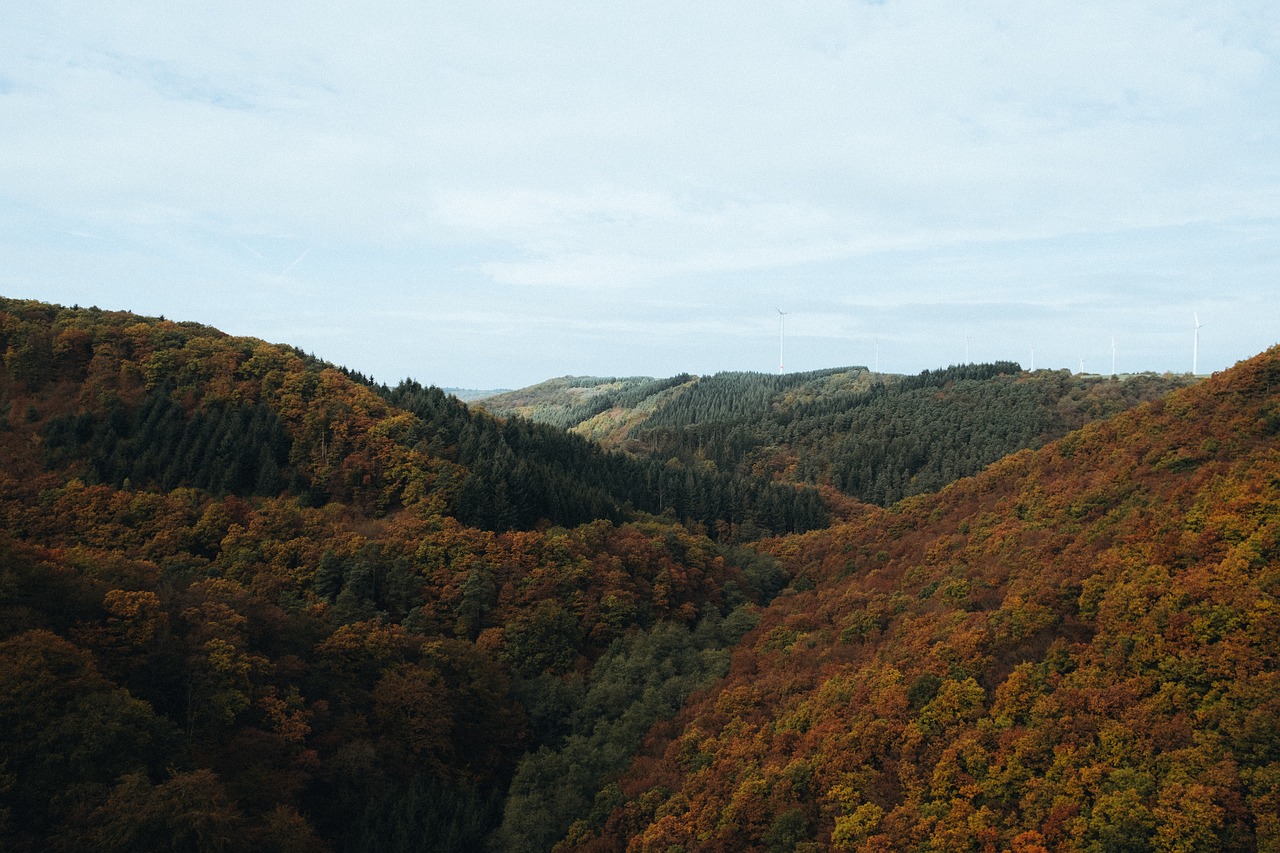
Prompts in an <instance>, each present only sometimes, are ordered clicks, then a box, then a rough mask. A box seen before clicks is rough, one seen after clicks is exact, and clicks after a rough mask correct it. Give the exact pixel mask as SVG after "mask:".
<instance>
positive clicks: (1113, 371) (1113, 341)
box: [1111, 335, 1116, 376]
mask: <svg viewBox="0 0 1280 853" xmlns="http://www.w3.org/2000/svg"><path fill="white" fill-rule="evenodd" d="M1111 375H1112V376H1115V375H1116V336H1115V335H1112V336H1111Z"/></svg>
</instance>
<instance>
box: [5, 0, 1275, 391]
mask: <svg viewBox="0 0 1280 853" xmlns="http://www.w3.org/2000/svg"><path fill="white" fill-rule="evenodd" d="M1206 5H1208V6H1209V7H1208V8H1206ZM267 6H269V7H270V8H267V7H263V8H253V7H246V6H243V5H238V4H205V5H204V6H202V7H199V8H183V7H175V6H173V5H172V4H161V3H150V4H148V3H139V4H130V6H129V8H128V9H125V10H122V9H117V8H114V7H113V6H110V5H105V4H93V5H91V6H89V7H88V8H86V7H85V6H84V4H71V3H65V4H58V3H38V4H37V3H30V2H17V3H11V4H6V5H5V6H4V7H3V8H0V126H2V127H3V128H4V130H5V140H6V141H5V144H4V145H3V146H2V147H0V268H3V269H4V270H5V272H4V273H0V291H3V292H5V293H6V295H14V296H30V297H33V298H41V299H50V300H54V301H61V302H68V303H71V302H75V303H81V304H92V303H96V304H101V305H103V306H109V307H124V308H131V309H133V310H138V311H143V312H146V313H164V314H166V315H169V316H178V317H183V318H191V319H199V320H202V321H206V322H210V323H215V324H217V325H220V326H222V327H224V328H227V329H228V330H230V331H234V332H238V333H244V334H253V335H257V336H260V337H266V338H268V339H272V340H287V341H289V342H291V343H296V344H299V345H301V346H303V347H306V348H312V349H314V350H315V351H316V352H317V353H318V354H319V355H321V356H323V357H326V358H329V359H332V360H335V361H339V362H342V363H345V364H348V365H350V366H352V367H356V368H358V369H361V370H364V371H366V372H370V373H373V374H374V375H376V376H378V377H379V378H381V379H385V380H388V381H394V380H395V379H397V378H399V377H400V376H402V375H406V374H412V375H415V376H417V377H419V378H421V379H423V380H424V381H428V382H437V383H439V384H444V385H478V386H497V385H504V386H513V385H520V384H525V383H529V382H534V381H537V380H539V379H542V378H546V377H547V376H551V375H559V374H563V373H599V374H621V373H649V374H669V373H675V372H679V371H683V370H688V371H692V372H708V371H711V370H716V369H761V370H769V369H776V364H774V362H775V361H776V351H774V350H775V349H776V343H777V341H776V334H777V329H776V322H775V321H776V313H774V311H775V308H776V306H778V305H784V306H785V307H786V308H787V309H789V310H791V311H792V312H793V313H792V314H791V315H790V316H789V320H788V324H787V334H788V336H791V337H793V338H794V340H795V342H796V343H795V346H794V347H790V346H789V349H790V350H791V351H792V352H793V353H794V355H793V356H789V357H788V365H787V366H788V368H794V369H807V368H816V367H824V366H832V365H836V364H847V363H868V364H869V363H870V362H871V361H872V359H874V358H877V357H879V358H880V360H881V367H882V368H883V369H890V370H903V371H909V370H919V369H923V368H925V367H936V366H939V365H941V364H946V363H951V362H954V361H958V360H961V359H962V358H963V357H964V355H965V351H966V349H967V350H968V352H969V356H970V357H971V358H983V359H988V358H1012V359H1017V360H1021V361H1023V362H1024V363H1026V362H1027V361H1028V356H1029V353H1030V349H1031V348H1032V347H1035V348H1036V350H1037V357H1036V366H1037V367H1046V366H1053V367H1070V368H1072V369H1076V368H1078V363H1079V361H1080V360H1082V359H1084V355H1083V354H1082V353H1080V352H1079V350H1081V349H1084V348H1086V347H1087V348H1090V350H1091V357H1090V358H1088V359H1086V364H1090V363H1091V364H1095V365H1097V367H1098V369H1101V368H1102V366H1103V361H1104V360H1105V361H1107V362H1108V364H1107V367H1108V368H1109V353H1110V340H1111V338H1112V336H1116V337H1117V338H1119V339H1120V340H1121V341H1123V342H1124V343H1123V345H1120V344H1118V348H1120V347H1121V346H1122V347H1123V351H1124V353H1125V358H1124V359H1123V360H1122V363H1121V364H1120V368H1121V369H1128V370H1142V369H1151V370H1186V369H1189V340H1190V327H1191V322H1192V314H1193V312H1195V311H1199V312H1200V314H1201V316H1202V318H1203V319H1204V322H1205V328H1204V329H1203V330H1202V338H1201V349H1200V365H1201V368H1202V369H1205V368H1206V367H1208V368H1209V369H1219V368H1222V367H1225V366H1227V365H1229V364H1230V363H1232V362H1234V361H1236V360H1238V359H1240V358H1244V357H1247V356H1248V355H1251V354H1253V353H1254V352H1256V351H1257V350H1259V349H1261V348H1264V347H1266V346H1268V345H1270V344H1271V343H1274V342H1275V334H1274V332H1273V331H1272V330H1273V329H1275V328H1276V327H1277V322H1276V321H1277V320H1280V316H1277V314H1278V313H1280V312H1277V309H1276V308H1274V307H1273V306H1272V304H1271V303H1272V300H1270V299H1269V298H1267V296H1268V294H1269V293H1270V292H1271V290H1270V289H1271V288H1272V287H1273V286H1274V282H1275V280H1276V273H1277V272H1278V271H1280V260H1278V258H1277V252H1276V250H1275V246H1276V244H1277V240H1276V238H1277V225H1278V224H1280V209H1278V208H1280V186H1278V184H1280V169H1278V168H1277V166H1278V165H1280V153H1278V152H1280V119H1277V118H1276V115H1275V110H1274V104H1275V103H1277V102H1280V75H1278V73H1277V64H1276V60H1277V54H1278V50H1277V48H1278V45H1280V12H1277V11H1274V10H1273V4H1270V3H1267V2H1263V0H1248V2H1246V1H1245V0H1238V2H1226V3H1218V4H1203V3H1194V2H1182V3H1178V2H1174V3H1169V2H1154V1H1153V0H1152V2H1128V3H1114V2H1101V1H1100V0H1098V2H1094V0H1084V2H1072V3H1066V2H1061V3H1045V4H1035V5H1034V6H1029V5H1027V4H1024V3H1016V2H994V0H990V1H989V2H979V3H969V4H960V5H957V4H947V3H940V2H916V0H886V2H883V3H858V2H852V3H851V2H839V3H837V2H810V3H801V4H790V5H789V6H788V7H787V8H786V9H785V10H765V9H744V8H742V7H741V6H740V4H728V3H711V4H587V3H577V4H564V3H555V4H552V3H534V4H497V3H470V4H443V5H442V4H410V3H403V4H401V3H376V4H373V5H372V6H363V7H359V8H356V7H352V6H350V5H343V4H325V5H320V6H317V5H316V4H296V5H294V4H267ZM548 329H553V330H555V333H554V334H548V332H547V330H548ZM1215 330H1216V331H1215ZM424 339H426V340H429V341H430V344H429V345H427V344H424ZM979 339H980V340H981V341H982V342H983V343H982V345H981V346H980V347H979V346H977V345H976V344H975V341H976V340H979ZM877 340H878V341H880V344H879V345H877V344H876V341H877ZM966 341H967V344H968V346H967V347H966ZM890 342H893V343H890ZM957 342H958V343H957ZM1184 350H1185V351H1186V352H1184ZM1102 352H1105V353H1106V356H1107V357H1106V359H1103V357H1102V355H1099V354H1094V353H1102Z"/></svg>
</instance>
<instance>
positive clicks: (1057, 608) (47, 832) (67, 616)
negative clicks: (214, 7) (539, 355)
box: [0, 300, 1280, 853]
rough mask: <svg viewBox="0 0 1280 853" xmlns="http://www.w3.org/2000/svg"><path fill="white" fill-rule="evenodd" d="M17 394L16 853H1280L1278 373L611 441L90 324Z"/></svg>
mask: <svg viewBox="0 0 1280 853" xmlns="http://www.w3.org/2000/svg"><path fill="white" fill-rule="evenodd" d="M0 354H2V355H3V370H2V371H0V847H3V848H4V849H12V850H18V851H26V850H86V849H94V850H121V851H124V850H140V849H146V850H246V851H247V850H281V851H285V850H289V851H294V850H331V851H347V850H352V851H356V850H360V851H363V850H431V851H437V850H448V851H473V850H485V849H488V850H494V851H499V850H501V851H508V850H519V851H524V850H527V851H544V850H552V849H557V850H561V851H568V850H624V849H630V850H659V849H661V850H670V849H686V850H724V851H729V850H734V851H737V850H760V851H775V850H783V851H793V850H794V851H804V850H818V849H847V850H883V849H913V850H956V849H973V850H987V849H990V850H1018V851H1026V853H1030V851H1036V850H1082V851H1083V850H1121V849H1122V850H1146V849H1150V850H1253V849H1273V848H1274V847H1275V846H1276V845H1280V821H1277V820H1276V818H1275V815H1276V814H1280V739H1278V738H1277V735H1276V727H1275V720H1276V719H1277V717H1280V674H1278V673H1277V664H1278V663H1280V661H1278V660H1277V658H1278V657H1280V649H1278V648H1277V641H1276V637H1277V636H1280V617H1278V616H1277V614H1280V602H1278V601H1277V595H1278V594H1280V588H1278V586H1277V585H1278V584H1280V574H1277V572H1276V568H1275V567H1276V566H1277V564H1280V492H1278V490H1280V445H1278V444H1277V442H1278V441H1280V351H1275V350H1273V351H1271V352H1268V353H1264V354H1262V355H1260V356H1258V357H1257V358H1255V359H1253V360H1251V361H1250V362H1247V363H1244V364H1241V365H1239V366H1237V367H1236V368H1235V369H1233V370H1232V371H1229V372H1227V373H1225V374H1222V375H1220V376H1217V377H1215V378H1213V379H1212V380H1208V381H1205V382H1202V383H1199V384H1196V385H1193V386H1192V387H1188V388H1183V389H1181V390H1177V391H1175V392H1174V393H1170V394H1167V393H1166V391H1167V390H1168V389H1169V388H1170V387H1172V386H1175V385H1180V384H1185V382H1183V381H1182V380H1178V379H1177V378H1174V377H1134V378H1126V379H1125V380H1124V381H1119V380H1117V381H1112V380H1110V379H1105V380H1104V379H1096V380H1095V379H1093V378H1081V377H1071V376H1068V375H1065V374H1062V373H1048V372H1039V373H1034V374H1027V373H1025V372H1022V371H1020V370H1018V369H1017V367H1016V366H1015V365H1005V364H997V365H975V366H969V367H963V368H951V369H947V370H942V371H931V372H928V373H926V374H922V375H920V376H918V377H895V378H892V380H891V381H889V380H885V379H884V378H881V377H875V376H872V375H871V374H869V373H868V372H866V371H865V370H861V369H857V368H850V369H846V368H842V369H838V370H832V371H821V372H817V373H814V374H797V375H794V376H790V377H764V376H762V375H760V374H721V375H719V376H717V377H707V378H694V377H688V376H681V377H674V378H672V379H671V380H644V381H631V380H602V381H596V382H591V381H587V380H581V381H580V386H581V387H580V388H579V390H584V389H585V390H586V391H591V392H592V394H591V395H589V396H584V395H570V396H569V397H567V398H566V400H568V402H569V403H571V404H572V406H570V407H569V408H572V407H577V408H575V409H574V410H573V412H572V413H571V416H572V417H581V418H582V419H583V420H581V421H580V422H579V423H578V424H577V425H576V427H575V429H576V434H575V433H570V432H566V430H565V429H564V426H565V425H570V424H569V422H568V421H566V424H564V425H561V426H555V425H552V424H548V423H536V422H533V421H531V420H528V419H525V418H522V417H494V416H492V415H489V414H486V413H484V412H480V411H475V410H472V409H469V408H467V407H466V406H464V405H462V404H461V403H460V402H459V401H457V400H456V399H455V398H452V397H450V396H449V395H447V394H445V393H443V392H441V391H440V390H438V389H434V388H429V387H425V386H422V385H420V384H418V383H415V382H405V383H402V384H401V385H399V386H397V387H395V388H389V387H386V386H381V385H378V384H377V383H376V382H374V381H372V380H370V379H368V378H367V377H363V376H360V375H359V374H357V373H354V372H353V371H348V370H343V369H339V368H335V367H333V366H331V365H328V364H326V363H324V362H322V361H320V360H318V359H316V358H314V357H312V356H308V355H306V354H304V353H302V352H300V351H298V350H296V349H292V348H290V347H287V346H278V345H271V344H266V343H264V342H262V341H257V340H252V339H246V338H236V337H232V336H228V335H225V334H222V333H221V332H218V331H217V330H215V329H211V328H208V327H205V326H200V325H198V324H194V323H175V322H171V321H167V320H164V319H161V318H144V317H138V316H135V315H131V314H127V313H123V312H111V311H102V310H99V309H96V308H91V309H83V308H60V307H58V306H50V305H44V304H41V303H35V302H23V301H16V300H0ZM1138 404H1141V405H1138ZM566 405H568V404H566ZM1135 406H1136V408H1135ZM1117 413H1119V414H1117ZM584 425H590V426H591V429H593V430H595V432H594V434H591V435H592V438H591V440H588V439H587V438H586V437H584V436H585V435H588V434H590V433H588V432H587V430H586V428H585V426H584ZM1079 427H1083V428H1079ZM931 430H932V431H931ZM606 446H607V447H608V448H609V449H605V448H606ZM1002 448H1012V449H1015V450H1018V451H1019V452H1016V453H1013V454H1012V455H1005V454H1007V453H1008V451H1007V450H1003V449H1002ZM655 453H656V454H657V455H655ZM859 454H861V455H859ZM995 454H999V455H998V456H997V457H996V459H995V460H994V462H993V460H991V459H989V458H988V457H991V456H992V455H995ZM886 460H892V465H889V462H888V461H886ZM908 463H909V464H908ZM893 465H904V466H905V467H903V468H902V469H901V470H897V471H896V473H894V474H893V477H889V478H888V479H883V478H882V480H877V479H876V478H877V477H878V476H880V474H879V472H880V471H882V470H885V466H888V467H889V468H890V469H892V467H893ZM864 468H865V469H866V470H867V471H870V472H871V476H870V479H867V478H866V477H864V476H863V474H862V473H861V472H863V469H864ZM979 469H985V470H982V473H980V474H978V475H977V476H972V477H970V476H967V475H966V476H962V472H969V473H972V472H973V471H975V470H979ZM860 477H861V478H862V480H861V481H860V480H859V478H860ZM894 477H896V479H894ZM842 478H843V479H842ZM956 478H959V479H956ZM862 481H865V482H867V483H870V484H871V485H870V486H865V488H870V489H872V492H873V493H872V494H870V495H869V497H871V498H874V499H875V500H877V501H880V502H883V503H886V504H889V505H888V506H884V507H881V506H875V505H872V504H869V503H859V502H857V501H856V500H852V499H850V498H849V497H847V496H846V497H841V496H840V494H839V492H840V491H841V490H843V491H844V492H846V493H847V494H848V495H854V494H858V490H859V489H862V488H864V486H856V487H855V486H851V485H849V484H850V483H851V482H862ZM877 482H881V483H882V485H881V486H876V485H875V484H876V483H877ZM806 483H807V484H809V485H808V486H803V487H800V485H799V484H806ZM946 483H950V485H945V484H946ZM813 486H817V487H819V488H821V489H822V490H824V491H823V494H825V495H826V496H827V499H828V500H829V501H830V502H832V503H833V504H834V505H837V506H838V507H839V514H840V519H839V520H837V521H834V522H831V521H830V517H829V515H828V512H827V507H826V504H825V503H824V501H823V499H821V498H819V492H818V490H817V489H815V488H813ZM876 488H880V489H881V491H880V492H875V491H874V490H875V489H876ZM926 489H938V490H936V491H924V490H926ZM895 490H896V491H895ZM917 492H919V494H917V495H916V496H915V497H911V498H909V499H907V500H905V501H901V502H898V503H890V501H891V500H892V499H893V497H894V495H897V494H908V493H910V494H915V493H917ZM762 537H763V538H762Z"/></svg>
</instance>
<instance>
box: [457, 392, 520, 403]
mask: <svg viewBox="0 0 1280 853" xmlns="http://www.w3.org/2000/svg"><path fill="white" fill-rule="evenodd" d="M440 390H441V391H443V392H444V393H446V394H452V395H453V396H455V397H457V398H458V399H459V400H461V401H462V402H464V403H474V402H476V401H477V400H484V399H487V398H489V397H496V396H497V395H499V394H506V393H508V392H509V391H510V390H511V389H510V388H492V389H489V390H487V391H486V390H482V389H479V388H441V389H440Z"/></svg>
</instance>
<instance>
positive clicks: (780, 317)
mask: <svg viewBox="0 0 1280 853" xmlns="http://www.w3.org/2000/svg"><path fill="white" fill-rule="evenodd" d="M777 311H778V375H779V376H781V375H782V372H783V367H782V324H783V321H784V320H785V319H786V316H787V312H786V311H783V310H782V309H781V308H778V309H777Z"/></svg>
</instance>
